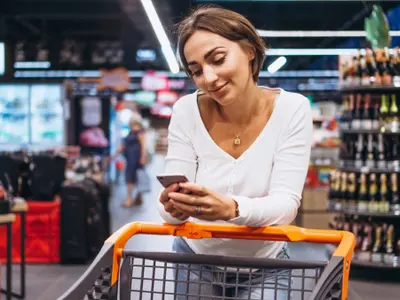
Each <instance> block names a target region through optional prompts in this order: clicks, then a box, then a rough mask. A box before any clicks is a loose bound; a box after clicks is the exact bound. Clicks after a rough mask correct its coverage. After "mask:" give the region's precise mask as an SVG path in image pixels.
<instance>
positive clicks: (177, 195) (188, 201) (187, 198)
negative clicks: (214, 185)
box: [168, 192, 203, 206]
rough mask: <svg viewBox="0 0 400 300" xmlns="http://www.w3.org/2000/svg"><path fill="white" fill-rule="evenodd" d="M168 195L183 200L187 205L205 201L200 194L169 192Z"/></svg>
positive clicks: (176, 199) (200, 203)
mask: <svg viewBox="0 0 400 300" xmlns="http://www.w3.org/2000/svg"><path fill="white" fill-rule="evenodd" d="M168 197H169V198H170V199H172V200H174V201H175V202H181V203H184V204H187V205H192V206H193V205H202V204H203V201H201V199H200V197H199V196H196V195H186V194H182V193H174V192H172V193H169V194H168Z"/></svg>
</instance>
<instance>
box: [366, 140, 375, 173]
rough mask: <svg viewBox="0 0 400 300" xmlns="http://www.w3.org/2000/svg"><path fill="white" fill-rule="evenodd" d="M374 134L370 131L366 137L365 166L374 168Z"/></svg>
mask: <svg viewBox="0 0 400 300" xmlns="http://www.w3.org/2000/svg"><path fill="white" fill-rule="evenodd" d="M373 138H374V136H373V135H372V134H371V133H370V134H368V138H367V160H366V166H367V167H368V168H375V155H374V140H373Z"/></svg>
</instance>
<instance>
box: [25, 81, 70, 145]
mask: <svg viewBox="0 0 400 300" xmlns="http://www.w3.org/2000/svg"><path fill="white" fill-rule="evenodd" d="M61 93H62V91H61V86H60V85H32V87H31V93H30V107H31V113H30V123H31V124H30V125H31V143H32V144H33V145H42V146H53V145H55V146H61V145H63V144H64V118H63V107H62V102H61Z"/></svg>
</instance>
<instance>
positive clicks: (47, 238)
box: [0, 200, 60, 263]
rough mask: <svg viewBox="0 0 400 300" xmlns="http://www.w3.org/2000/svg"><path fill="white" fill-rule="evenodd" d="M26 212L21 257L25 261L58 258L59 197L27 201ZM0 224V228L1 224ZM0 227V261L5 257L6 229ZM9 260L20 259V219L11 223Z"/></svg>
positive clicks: (47, 260) (56, 259)
mask: <svg viewBox="0 0 400 300" xmlns="http://www.w3.org/2000/svg"><path fill="white" fill-rule="evenodd" d="M27 203H28V212H27V213H26V237H25V258H26V262H27V263H58V262H60V201H59V200H55V201H52V202H40V201H34V202H33V201H29V202H27ZM2 227H3V228H2ZM2 227H0V236H1V237H4V238H1V239H0V261H5V258H6V231H5V230H6V229H5V227H4V226H2ZM12 227H13V229H12V231H13V241H12V257H13V262H14V263H15V262H20V261H21V254H20V249H21V247H20V246H21V243H20V232H21V220H20V216H19V215H18V214H17V219H16V221H15V222H14V223H13V226H12Z"/></svg>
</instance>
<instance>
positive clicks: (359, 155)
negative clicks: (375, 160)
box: [354, 133, 366, 168]
mask: <svg viewBox="0 0 400 300" xmlns="http://www.w3.org/2000/svg"><path fill="white" fill-rule="evenodd" d="M364 145H365V143H364V136H363V134H361V133H360V134H358V139H357V143H356V150H355V152H356V153H355V162H354V164H355V166H356V168H361V167H362V165H363V162H364V155H363V154H364V153H363V152H364V147H365V146H366V145H365V146H364Z"/></svg>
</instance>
